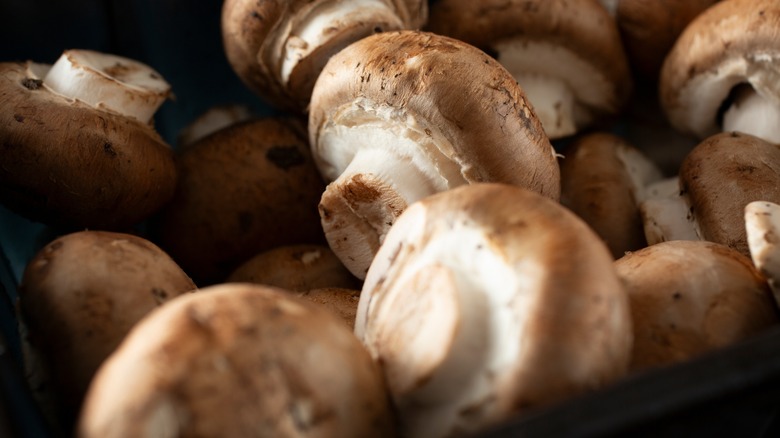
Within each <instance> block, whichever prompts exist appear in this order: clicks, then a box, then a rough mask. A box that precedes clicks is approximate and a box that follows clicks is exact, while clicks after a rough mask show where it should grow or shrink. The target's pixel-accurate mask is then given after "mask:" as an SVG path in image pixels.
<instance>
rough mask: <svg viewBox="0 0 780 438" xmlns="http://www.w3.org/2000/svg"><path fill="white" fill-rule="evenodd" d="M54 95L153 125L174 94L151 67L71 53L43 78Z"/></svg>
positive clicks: (94, 54)
mask: <svg viewBox="0 0 780 438" xmlns="http://www.w3.org/2000/svg"><path fill="white" fill-rule="evenodd" d="M43 83H44V85H46V86H47V87H48V88H49V89H50V90H52V91H53V92H55V93H57V94H59V95H61V96H63V97H66V98H68V99H74V100H78V101H81V102H84V103H86V104H88V105H90V106H92V107H94V108H97V109H100V110H106V111H110V112H114V113H118V114H122V115H124V116H126V117H130V118H133V119H136V120H139V121H140V122H142V123H149V122H150V121H151V120H152V117H153V116H154V113H155V112H156V111H157V109H158V108H159V107H160V105H162V103H163V102H164V101H165V99H167V98H168V97H169V96H170V94H171V87H170V85H169V84H168V83H167V82H166V81H165V80H164V79H163V78H162V76H160V74H159V73H157V72H156V71H154V70H153V69H152V68H151V67H149V66H147V65H145V64H142V63H140V62H137V61H134V60H131V59H127V58H124V57H121V56H116V55H110V54H105V53H99V52H94V51H90V50H67V51H65V52H64V53H63V54H62V56H60V58H59V59H58V60H57V62H55V63H54V65H53V66H52V68H51V69H50V70H49V72H48V73H47V74H46V76H45V77H44V78H43Z"/></svg>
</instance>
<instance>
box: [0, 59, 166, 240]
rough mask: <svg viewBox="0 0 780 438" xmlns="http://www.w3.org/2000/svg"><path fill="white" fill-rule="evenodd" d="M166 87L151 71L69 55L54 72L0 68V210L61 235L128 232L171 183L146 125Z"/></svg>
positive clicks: (161, 146)
mask: <svg viewBox="0 0 780 438" xmlns="http://www.w3.org/2000/svg"><path fill="white" fill-rule="evenodd" d="M169 95H170V86H169V85H168V83H167V82H165V80H163V79H162V77H161V76H160V75H159V74H158V73H157V72H156V71H154V70H153V69H151V68H150V67H149V66H147V65H144V64H142V63H139V62H136V61H134V60H130V59H127V58H123V57H120V56H115V55H110V54H104V53H98V52H93V51H89V50H68V51H65V52H64V53H63V54H62V56H61V57H60V59H59V60H58V61H57V62H56V63H55V64H54V65H53V66H49V65H45V64H37V63H33V62H27V63H2V64H0V101H2V102H3V105H2V106H0V144H3V145H4V148H3V153H2V154H1V155H0V202H2V203H3V204H5V205H6V206H8V207H9V208H11V209H12V210H15V211H17V212H18V213H20V214H22V215H24V216H27V217H28V218H31V219H33V220H37V221H41V222H46V223H48V224H53V225H59V226H64V227H67V228H77V229H78V228H80V229H83V228H102V229H122V228H127V227H130V226H132V225H135V224H136V223H138V222H140V221H142V220H144V219H146V218H147V217H148V216H150V215H151V214H152V213H154V212H155V211H156V210H158V209H159V208H160V207H161V206H162V205H163V204H165V203H166V202H167V201H168V200H169V199H170V198H171V196H173V191H174V187H175V184H176V169H175V165H174V162H173V153H172V151H171V150H170V148H169V147H168V145H167V144H165V142H163V140H162V139H161V138H160V136H159V135H158V134H157V132H155V131H154V129H153V128H152V126H151V122H152V116H153V115H154V113H155V111H156V110H157V108H158V107H159V106H160V105H161V104H162V103H163V101H164V100H165V99H166V98H167V97H168V96H169Z"/></svg>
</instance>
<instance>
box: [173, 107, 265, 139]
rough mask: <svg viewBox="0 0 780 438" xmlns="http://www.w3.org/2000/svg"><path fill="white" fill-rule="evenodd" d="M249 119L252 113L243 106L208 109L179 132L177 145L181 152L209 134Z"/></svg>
mask: <svg viewBox="0 0 780 438" xmlns="http://www.w3.org/2000/svg"><path fill="white" fill-rule="evenodd" d="M251 118H252V112H251V111H250V110H249V108H248V107H247V106H245V105H238V104H228V105H218V106H215V107H212V108H209V109H208V110H206V112H204V113H203V114H201V115H199V116H198V117H197V118H196V119H195V120H193V121H192V122H191V123H190V124H188V125H187V126H185V127H184V128H183V129H182V130H181V131H180V132H179V136H178V140H177V145H178V146H179V149H180V150H181V149H183V148H184V147H187V146H190V145H192V144H194V143H197V142H198V140H200V139H202V138H203V137H206V136H207V135H209V134H212V133H214V132H217V131H219V130H221V129H223V128H227V127H228V126H230V125H233V124H236V123H238V122H243V121H245V120H250V119H251Z"/></svg>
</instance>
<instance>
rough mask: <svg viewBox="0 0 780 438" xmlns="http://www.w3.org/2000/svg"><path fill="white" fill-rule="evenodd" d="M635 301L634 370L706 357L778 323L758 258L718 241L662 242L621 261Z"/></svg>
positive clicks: (620, 267) (617, 264)
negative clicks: (754, 262) (756, 264)
mask: <svg viewBox="0 0 780 438" xmlns="http://www.w3.org/2000/svg"><path fill="white" fill-rule="evenodd" d="M615 269H616V271H617V273H618V276H619V277H620V279H621V280H622V281H623V284H624V285H625V287H626V291H627V292H628V296H629V300H630V303H631V321H633V325H634V347H633V353H632V359H631V370H632V371H633V372H636V371H640V370H646V369H649V368H653V367H659V366H663V365H670V364H674V363H679V362H683V361H686V360H689V359H692V358H694V357H698V356H700V355H702V354H704V353H705V352H708V351H712V350H715V349H717V348H722V347H725V346H728V345H731V344H734V343H736V342H739V341H740V340H743V339H746V338H748V337H750V336H752V335H755V334H757V333H760V332H762V331H764V330H767V329H768V328H771V327H773V326H775V325H776V324H777V323H778V315H777V313H776V310H775V306H774V303H773V302H772V298H771V295H770V293H769V290H768V288H767V284H766V281H765V280H764V278H763V277H762V276H761V274H760V273H759V272H758V271H757V270H756V269H755V267H753V265H752V264H751V262H750V259H749V258H747V257H745V256H744V255H742V254H740V253H738V252H737V251H735V250H733V249H730V248H727V247H725V246H723V245H720V244H716V243H712V242H701V241H699V242H692V241H684V240H678V241H673V242H662V243H659V244H656V245H653V246H650V247H647V248H644V249H641V250H639V251H635V252H632V253H629V254H626V255H625V257H623V258H621V259H619V260H617V261H615Z"/></svg>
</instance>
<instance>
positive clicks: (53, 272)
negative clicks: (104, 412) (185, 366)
mask: <svg viewBox="0 0 780 438" xmlns="http://www.w3.org/2000/svg"><path fill="white" fill-rule="evenodd" d="M194 289H195V284H194V283H193V282H192V280H190V278H189V277H188V276H187V275H186V274H185V273H184V272H183V271H182V270H181V269H180V268H179V267H178V266H177V265H176V263H175V262H174V261H173V260H171V258H170V257H168V255H167V254H165V253H164V252H163V251H162V250H161V249H160V248H158V247H157V246H155V245H154V244H152V243H151V242H149V241H147V240H146V239H142V238H140V237H136V236H133V235H129V234H122V233H110V232H103V231H81V232H77V233H72V234H68V235H65V236H63V237H60V238H58V239H56V240H54V241H53V242H51V243H49V244H48V245H46V246H45V247H44V248H43V249H41V250H40V251H39V252H38V253H37V254H36V256H35V257H34V258H33V259H32V260H30V262H29V263H28V264H27V267H26V269H25V271H24V276H23V278H22V282H21V286H20V288H19V306H20V312H21V316H22V317H23V319H24V321H25V323H26V328H27V329H28V331H29V337H28V339H27V340H28V341H29V343H30V345H31V347H32V348H33V349H34V352H35V353H36V354H38V355H40V356H41V357H40V360H42V361H44V363H42V364H35V363H28V366H32V367H35V366H38V365H42V366H43V369H44V370H45V371H46V372H47V373H48V374H49V375H50V376H51V379H52V381H51V382H47V383H51V384H53V386H54V391H55V392H56V394H55V397H56V398H57V399H58V400H59V402H60V403H59V405H60V407H61V408H62V409H63V410H64V411H65V413H66V415H65V416H66V417H67V413H70V414H75V412H76V411H77V410H78V408H79V406H80V403H81V399H82V397H83V395H84V393H85V392H86V390H87V387H88V385H89V382H90V380H91V379H92V377H93V375H94V374H95V372H96V371H97V369H98V367H99V366H100V364H101V363H102V362H103V361H104V360H105V359H106V358H107V357H108V356H109V355H110V354H111V352H113V351H114V350H115V349H116V347H117V346H118V345H119V343H120V342H121V341H122V339H123V338H124V337H125V335H126V334H127V333H128V332H129V331H130V329H131V327H132V326H133V325H134V324H135V323H136V322H138V321H139V320H140V319H141V318H142V317H144V316H145V315H146V314H147V313H149V312H150V311H152V310H153V309H155V308H156V307H158V306H160V305H161V304H163V303H164V302H166V301H168V300H170V299H171V298H174V297H176V296H178V295H181V294H183V293H185V292H190V291H192V290H194Z"/></svg>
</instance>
